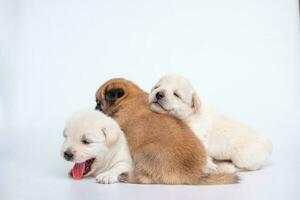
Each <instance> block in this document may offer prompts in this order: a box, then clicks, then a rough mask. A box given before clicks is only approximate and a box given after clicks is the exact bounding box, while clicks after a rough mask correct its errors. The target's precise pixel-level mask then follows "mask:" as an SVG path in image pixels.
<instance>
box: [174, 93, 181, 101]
mask: <svg viewBox="0 0 300 200" xmlns="http://www.w3.org/2000/svg"><path fill="white" fill-rule="evenodd" d="M173 95H174V96H175V97H177V98H179V99H180V98H181V97H180V95H179V94H178V93H177V92H174V93H173Z"/></svg>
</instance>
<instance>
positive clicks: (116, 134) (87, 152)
mask: <svg viewBox="0 0 300 200" xmlns="http://www.w3.org/2000/svg"><path fill="white" fill-rule="evenodd" d="M64 137H65V141H64V143H63V146H62V155H63V157H64V158H65V159H66V160H67V161H71V162H75V165H74V167H73V168H72V170H71V172H70V175H71V176H72V177H73V178H75V179H81V178H82V177H84V176H94V177H96V181H97V182H98V183H106V184H107V183H115V182H119V175H120V174H122V173H124V172H128V171H130V170H132V159H131V157H130V153H129V149H128V145H127V142H126V138H125V136H124V133H123V132H122V131H121V129H120V127H119V125H118V124H117V122H116V121H115V120H113V119H112V118H110V117H108V116H106V115H105V114H103V113H101V112H98V111H82V112H77V113H75V114H74V115H72V116H71V118H70V119H69V120H68V121H67V123H66V125H65V130H64Z"/></svg>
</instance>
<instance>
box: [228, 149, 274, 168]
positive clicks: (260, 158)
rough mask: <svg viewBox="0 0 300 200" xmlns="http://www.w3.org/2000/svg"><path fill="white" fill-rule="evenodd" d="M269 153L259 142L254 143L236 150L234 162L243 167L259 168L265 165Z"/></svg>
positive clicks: (233, 157) (233, 155)
mask: <svg viewBox="0 0 300 200" xmlns="http://www.w3.org/2000/svg"><path fill="white" fill-rule="evenodd" d="M269 155H270V153H269V152H267V151H266V150H265V149H263V148H262V147H261V146H260V145H259V144H254V145H251V146H248V147H247V148H243V149H238V150H237V151H236V152H234V153H233V154H232V162H233V163H234V164H235V165H236V166H237V167H239V168H241V169H246V170H258V169H260V168H262V167H263V165H264V164H265V162H266V160H267V159H268V157H269Z"/></svg>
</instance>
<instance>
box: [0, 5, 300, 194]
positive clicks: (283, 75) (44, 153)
mask: <svg viewBox="0 0 300 200" xmlns="http://www.w3.org/2000/svg"><path fill="white" fill-rule="evenodd" d="M0 67H1V68H0V95H1V96H0V131H1V146H0V153H1V154H0V156H1V157H0V158H1V162H2V164H1V165H0V171H1V175H0V177H1V180H0V199H40V198H44V199H53V198H56V199H59V198H60V199H93V198H94V199H109V198H120V199H121V198H122V199H132V198H136V199H159V198H161V199H166V198H172V199H182V198H185V199H276V198H277V199H283V198H284V199H296V198H297V197H298V198H299V196H300V192H299V184H298V183H299V179H300V172H299V169H300V154H299V153H300V145H299V140H300V135H299V134H300V133H299V130H300V26H299V8H298V1H297V0H251V1H246V0H226V1H224V0H215V1H210V0H194V1H167V0H157V1H146V0H140V1H133V0H129V1H122V0H105V1H104V0H103V1H100V0H98V1H97V0H94V1H92V0H85V1H80V0H77V1H75V0H73V1H67V0H44V1H43V0H23V1H22V0H7V1H5V0H0ZM165 73H177V74H181V75H184V76H186V77H187V78H189V79H190V80H191V82H192V83H193V85H194V87H195V88H196V89H197V91H198V93H199V95H200V96H201V98H202V101H204V102H205V103H208V104H211V105H214V106H216V107H219V108H220V109H221V110H223V111H224V112H226V113H227V114H228V115H230V116H233V117H235V118H238V119H240V120H242V121H244V122H246V123H248V124H250V125H252V126H254V127H255V128H256V129H257V130H259V131H260V132H262V133H263V134H264V135H266V136H267V137H269V138H270V139H271V140H272V141H273V144H274V152H273V155H272V157H271V159H270V162H269V163H268V164H267V166H266V167H265V169H263V170H261V171H257V172H249V173H242V174H241V177H242V181H241V183H240V184H239V185H234V186H142V185H124V184H115V185H98V184H96V183H95V181H94V180H93V179H87V180H82V181H74V180H71V179H69V178H68V177H67V171H68V170H69V168H70V167H71V165H70V164H69V163H67V162H65V161H64V160H63V159H62V158H61V157H60V155H59V153H60V146H61V143H62V142H63V137H62V129H63V126H64V121H65V119H66V118H67V117H69V116H70V114H71V113H73V112H74V111H77V110H80V109H82V108H93V107H94V106H95V102H94V99H95V97H94V94H95V91H96V89H97V88H98V87H99V86H100V85H101V84H102V83H103V82H104V81H106V80H108V79H109V78H113V77H125V78H127V79H130V80H132V81H134V82H136V83H137V84H139V85H140V86H141V88H143V89H144V90H146V91H149V90H150V88H151V87H152V86H153V84H154V83H155V82H156V81H157V80H158V78H159V77H160V76H162V75H163V74H165ZM297 188H298V189H297Z"/></svg>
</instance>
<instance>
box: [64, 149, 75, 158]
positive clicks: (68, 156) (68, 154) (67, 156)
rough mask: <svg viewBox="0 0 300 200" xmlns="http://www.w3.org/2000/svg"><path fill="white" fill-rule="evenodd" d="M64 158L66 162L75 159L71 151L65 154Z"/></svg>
mask: <svg viewBox="0 0 300 200" xmlns="http://www.w3.org/2000/svg"><path fill="white" fill-rule="evenodd" d="M64 158H65V159H66V160H71V159H72V158H73V154H72V153H71V152H70V151H65V152H64Z"/></svg>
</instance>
